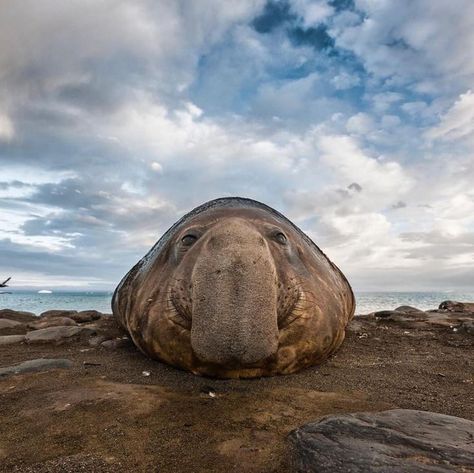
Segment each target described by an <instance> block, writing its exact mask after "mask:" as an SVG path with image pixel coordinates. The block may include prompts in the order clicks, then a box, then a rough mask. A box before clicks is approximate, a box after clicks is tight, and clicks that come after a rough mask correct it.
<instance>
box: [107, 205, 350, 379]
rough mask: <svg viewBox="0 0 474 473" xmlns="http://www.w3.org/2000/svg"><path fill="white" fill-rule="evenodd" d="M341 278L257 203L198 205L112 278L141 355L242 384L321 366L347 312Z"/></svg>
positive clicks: (120, 315)
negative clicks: (126, 269) (116, 281)
mask: <svg viewBox="0 0 474 473" xmlns="http://www.w3.org/2000/svg"><path fill="white" fill-rule="evenodd" d="M354 308H355V300H354V295H353V292H352V289H351V287H350V285H349V283H348V281H347V279H346V278H345V277H344V275H343V274H342V272H341V271H340V270H339V269H338V268H337V267H336V266H335V265H334V264H333V263H332V262H331V261H330V260H329V259H328V258H327V256H326V255H325V254H324V253H323V252H322V251H321V250H320V249H319V248H318V247H317V246H316V245H315V244H314V243H313V242H312V241H311V240H310V238H309V237H308V236H306V235H305V234H304V233H303V232H302V231H301V230H300V229H299V228H298V227H296V226H295V225H294V224H293V223H292V222H290V221H289V220H288V219H287V218H286V217H284V216H283V215H282V214H280V213H279V212H277V211H276V210H274V209H272V208H270V207H268V206H267V205H264V204H262V203H260V202H257V201H254V200H250V199H244V198H239V197H229V198H221V199H216V200H212V201H210V202H207V203H205V204H203V205H201V206H199V207H197V208H195V209H194V210H192V211H191V212H190V213H188V214H187V215H185V216H184V217H182V218H181V219H180V220H179V221H178V222H176V223H175V224H174V225H173V226H172V227H171V228H170V229H169V230H168V231H167V232H166V233H165V234H164V235H163V236H162V237H161V238H160V240H159V241H158V242H157V243H156V244H155V246H154V247H153V248H152V249H151V250H150V251H149V252H148V254H147V255H146V256H144V257H143V258H142V259H141V260H140V261H139V262H138V263H137V264H136V265H135V266H134V267H133V268H132V269H131V270H130V272H129V273H128V274H127V275H126V276H125V277H124V278H123V279H122V281H121V282H120V284H119V285H118V287H117V289H116V290H115V292H114V295H113V298H112V310H113V313H114V315H115V317H116V319H117V320H118V322H119V324H120V325H121V326H122V327H123V328H124V329H125V330H126V331H127V332H128V334H129V335H130V337H131V338H132V340H133V342H134V343H135V345H136V346H137V347H138V348H139V349H140V350H141V351H142V352H143V353H144V354H146V355H148V356H150V357H152V358H156V359H159V360H162V361H164V362H166V363H169V364H170V365H173V366H176V367H179V368H182V369H186V370H189V371H191V372H193V373H195V374H200V375H205V376H214V377H219V378H239V377H241V378H252V377H257V376H270V375H276V374H289V373H293V372H296V371H298V370H300V369H302V368H305V367H308V366H312V365H316V364H319V363H321V362H322V361H324V360H325V359H326V358H327V357H328V356H329V355H330V354H331V353H333V352H334V351H335V350H336V349H337V348H338V347H339V346H340V345H341V343H342V341H343V339H344V335H345V327H346V325H347V323H348V322H349V321H350V319H351V318H352V316H353V314H354Z"/></svg>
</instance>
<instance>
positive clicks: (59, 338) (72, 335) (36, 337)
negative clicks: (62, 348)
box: [25, 326, 94, 345]
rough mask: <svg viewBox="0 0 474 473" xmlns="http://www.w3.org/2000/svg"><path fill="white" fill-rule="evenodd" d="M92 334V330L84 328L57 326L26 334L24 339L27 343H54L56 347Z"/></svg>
mask: <svg viewBox="0 0 474 473" xmlns="http://www.w3.org/2000/svg"><path fill="white" fill-rule="evenodd" d="M93 333H94V331H93V330H91V329H88V328H85V327H74V326H73V327H71V326H66V327H63V326H59V327H48V328H43V329H40V330H34V331H32V332H28V333H27V334H26V336H25V339H26V342H27V343H54V344H56V345H58V344H62V343H66V342H69V341H72V340H74V339H76V338H79V337H80V336H81V335H92V334H93Z"/></svg>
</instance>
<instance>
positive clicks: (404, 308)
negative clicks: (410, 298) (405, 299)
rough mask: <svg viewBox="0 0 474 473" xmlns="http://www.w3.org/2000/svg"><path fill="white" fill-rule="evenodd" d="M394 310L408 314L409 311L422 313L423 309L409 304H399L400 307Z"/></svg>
mask: <svg viewBox="0 0 474 473" xmlns="http://www.w3.org/2000/svg"><path fill="white" fill-rule="evenodd" d="M395 312H402V313H404V314H410V313H413V312H415V313H420V314H423V313H424V311H422V310H420V309H417V308H416V307H411V306H409V305H401V306H400V307H397V308H396V309H395Z"/></svg>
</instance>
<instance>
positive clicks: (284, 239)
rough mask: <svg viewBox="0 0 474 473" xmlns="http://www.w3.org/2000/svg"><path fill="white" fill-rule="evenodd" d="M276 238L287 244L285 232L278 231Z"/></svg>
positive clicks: (279, 241) (282, 243)
mask: <svg viewBox="0 0 474 473" xmlns="http://www.w3.org/2000/svg"><path fill="white" fill-rule="evenodd" d="M275 240H276V241H277V242H278V243H280V245H286V243H287V241H288V240H287V239H286V236H285V234H284V233H282V232H278V233H275Z"/></svg>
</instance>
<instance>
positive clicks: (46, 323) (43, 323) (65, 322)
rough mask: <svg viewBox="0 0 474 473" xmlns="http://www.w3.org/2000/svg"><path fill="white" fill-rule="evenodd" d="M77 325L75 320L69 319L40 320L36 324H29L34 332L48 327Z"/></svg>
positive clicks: (49, 318) (52, 318)
mask: <svg viewBox="0 0 474 473" xmlns="http://www.w3.org/2000/svg"><path fill="white" fill-rule="evenodd" d="M73 325H77V324H76V322H74V320H72V319H70V318H69V317H48V318H45V319H39V320H37V321H36V322H31V323H29V324H28V328H31V329H33V330H40V329H42V328H48V327H59V326H63V327H66V326H73Z"/></svg>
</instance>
